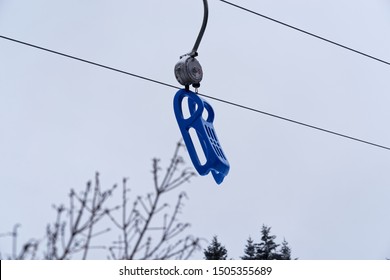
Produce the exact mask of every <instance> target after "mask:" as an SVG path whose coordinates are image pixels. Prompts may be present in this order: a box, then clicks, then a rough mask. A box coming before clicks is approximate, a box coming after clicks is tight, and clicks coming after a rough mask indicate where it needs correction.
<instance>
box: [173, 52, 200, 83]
mask: <svg viewBox="0 0 390 280" xmlns="http://www.w3.org/2000/svg"><path fill="white" fill-rule="evenodd" d="M175 77H176V80H177V81H178V82H179V83H180V84H181V85H183V86H186V87H187V86H190V85H192V86H193V87H194V88H198V87H200V81H202V78H203V70H202V66H200V63H199V61H198V60H197V59H196V58H195V57H192V56H190V55H189V54H186V55H183V56H182V57H181V58H180V60H179V62H178V63H176V65H175Z"/></svg>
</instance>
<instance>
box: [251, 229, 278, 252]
mask: <svg viewBox="0 0 390 280" xmlns="http://www.w3.org/2000/svg"><path fill="white" fill-rule="evenodd" d="M270 231H271V227H267V226H265V225H263V227H262V229H261V235H262V236H261V241H262V242H260V243H259V244H256V259H257V260H275V259H280V254H279V253H278V251H277V248H278V247H279V246H280V245H279V244H276V243H275V241H274V239H275V238H276V236H275V235H271V234H270Z"/></svg>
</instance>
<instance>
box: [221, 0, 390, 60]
mask: <svg viewBox="0 0 390 280" xmlns="http://www.w3.org/2000/svg"><path fill="white" fill-rule="evenodd" d="M219 1H221V2H223V3H225V4H228V5H231V6H233V7H235V8H238V9H241V10H243V11H245V12H248V13H251V14H254V15H256V16H259V17H262V18H265V19H268V20H270V21H273V22H276V23H278V24H281V25H283V26H286V27H288V28H291V29H294V30H296V31H299V32H302V33H304V34H306V35H309V36H312V37H314V38H317V39H320V40H322V41H325V42H327V43H330V44H333V45H336V46H338V47H341V48H344V49H346V50H349V51H351V52H354V53H357V54H360V55H363V56H365V57H368V58H371V59H374V60H376V61H378V62H381V63H384V64H386V65H390V62H388V61H385V60H383V59H380V58H377V57H375V56H372V55H369V54H367V53H364V52H361V51H358V50H356V49H353V48H350V47H347V46H345V45H342V44H339V43H337V42H335V41H332V40H329V39H326V38H324V37H321V36H318V35H316V34H314V33H311V32H308V31H305V30H303V29H300V28H298V27H295V26H292V25H290V24H287V23H284V22H282V21H279V20H277V19H274V18H271V17H268V16H266V15H262V14H260V13H257V12H255V11H252V10H249V9H247V8H244V7H242V6H239V5H237V4H234V3H231V2H229V1H225V0H219Z"/></svg>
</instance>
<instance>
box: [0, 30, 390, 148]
mask: <svg viewBox="0 0 390 280" xmlns="http://www.w3.org/2000/svg"><path fill="white" fill-rule="evenodd" d="M0 38H2V39H5V40H9V41H12V42H15V43H18V44H22V45H26V46H29V47H32V48H36V49H39V50H42V51H46V52H50V53H53V54H57V55H60V56H63V57H67V58H70V59H74V60H77V61H81V62H84V63H88V64H91V65H94V66H97V67H102V68H105V69H108V70H111V71H115V72H119V73H122V74H125V75H129V76H132V77H135V78H139V79H142V80H146V81H149V82H153V83H156V84H160V85H163V86H166V87H170V88H175V89H181V88H180V87H177V86H174V85H171V84H168V83H164V82H161V81H158V80H154V79H150V78H147V77H144V76H141V75H136V74H133V73H130V72H126V71H123V70H120V69H117V68H113V67H110V66H106V65H103V64H100V63H96V62H93V61H89V60H86V59H82V58H78V57H75V56H72V55H68V54H64V53H61V52H58V51H53V50H50V49H47V48H43V47H40V46H37V45H33V44H30V43H26V42H23V41H19V40H15V39H12V38H9V37H6V36H2V35H0ZM198 94H199V95H200V96H203V97H207V98H210V99H213V100H215V101H218V102H221V103H225V104H228V105H231V106H235V107H238V108H241V109H244V110H249V111H252V112H255V113H259V114H263V115H266V116H269V117H273V118H277V119H280V120H283V121H288V122H291V123H294V124H297V125H301V126H305V127H308V128H311V129H315V130H319V131H322V132H325V133H329V134H333V135H336V136H339V137H343V138H346V139H349V140H353V141H357V142H360V143H364V144H367V145H371V146H374V147H377V148H381V149H385V150H390V147H386V146H383V145H379V144H376V143H373V142H369V141H365V140H362V139H359V138H355V137H351V136H348V135H345V134H341V133H338V132H335V131H332V130H328V129H324V128H321V127H318V126H314V125H310V124H307V123H303V122H299V121H296V120H293V119H289V118H285V117H282V116H278V115H275V114H271V113H267V112H264V111H261V110H258V109H255V108H251V107H248V106H245V105H241V104H238V103H234V102H231V101H227V100H224V99H220V98H217V97H213V96H210V95H206V94H201V93H198Z"/></svg>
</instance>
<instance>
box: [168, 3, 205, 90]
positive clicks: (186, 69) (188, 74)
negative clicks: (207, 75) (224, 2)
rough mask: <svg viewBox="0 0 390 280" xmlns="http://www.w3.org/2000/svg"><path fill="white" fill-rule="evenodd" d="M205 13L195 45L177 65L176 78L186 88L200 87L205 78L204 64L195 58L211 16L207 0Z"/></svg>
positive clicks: (181, 57)
mask: <svg viewBox="0 0 390 280" xmlns="http://www.w3.org/2000/svg"><path fill="white" fill-rule="evenodd" d="M203 7H204V15H203V22H202V27H201V28H200V31H199V34H198V37H197V38H196V41H195V44H194V47H193V48H192V51H191V52H190V53H187V54H185V55H182V56H180V60H179V62H178V63H176V65H175V77H176V80H177V81H178V82H179V83H180V84H181V85H183V86H185V87H186V88H189V86H190V85H192V86H193V87H194V88H198V87H200V81H201V80H202V78H203V71H202V66H200V63H199V61H198V60H197V59H196V58H195V57H196V56H198V48H199V45H200V41H201V40H202V37H203V34H204V31H205V30H206V26H207V20H208V16H209V8H208V4H207V0H203Z"/></svg>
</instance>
